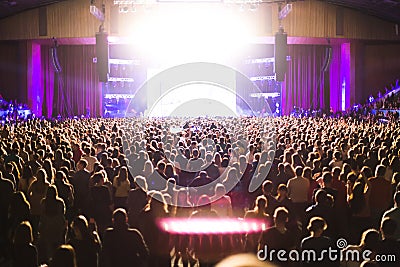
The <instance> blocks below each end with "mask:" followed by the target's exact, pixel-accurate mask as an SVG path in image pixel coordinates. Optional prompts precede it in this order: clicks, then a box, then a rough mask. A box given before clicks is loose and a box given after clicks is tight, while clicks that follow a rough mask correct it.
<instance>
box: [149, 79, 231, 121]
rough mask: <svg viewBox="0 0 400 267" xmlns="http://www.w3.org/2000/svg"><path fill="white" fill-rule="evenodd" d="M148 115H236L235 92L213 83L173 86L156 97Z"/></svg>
mask: <svg viewBox="0 0 400 267" xmlns="http://www.w3.org/2000/svg"><path fill="white" fill-rule="evenodd" d="M148 116H149V117H169V116H171V117H200V116H208V117H215V116H224V117H236V116H237V114H236V94H235V93H234V92H233V91H232V90H230V89H227V88H222V87H221V86H217V85H213V84H201V83H193V84H186V85H182V86H179V87H177V88H173V89H171V90H169V91H168V92H166V93H165V94H164V95H162V96H161V97H159V98H158V100H157V101H156V102H155V103H154V105H153V106H152V107H151V108H150V110H149V113H148Z"/></svg>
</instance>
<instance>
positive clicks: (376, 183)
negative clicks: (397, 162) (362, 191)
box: [368, 165, 392, 226]
mask: <svg viewBox="0 0 400 267" xmlns="http://www.w3.org/2000/svg"><path fill="white" fill-rule="evenodd" d="M385 171H386V168H385V166H383V165H378V166H377V167H376V173H375V177H372V178H369V179H368V182H369V185H368V188H369V190H371V193H370V194H371V195H370V198H369V207H370V209H371V218H372V223H373V225H374V226H377V225H379V221H380V219H381V218H382V215H383V213H384V212H385V211H386V210H387V209H389V208H390V205H391V202H392V185H391V183H390V182H389V181H387V180H385Z"/></svg>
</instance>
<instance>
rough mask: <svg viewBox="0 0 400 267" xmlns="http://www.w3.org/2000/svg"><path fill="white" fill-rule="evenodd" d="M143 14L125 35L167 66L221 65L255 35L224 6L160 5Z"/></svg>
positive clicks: (243, 20) (233, 12)
mask: <svg viewBox="0 0 400 267" xmlns="http://www.w3.org/2000/svg"><path fill="white" fill-rule="evenodd" d="M143 13H144V14H141V16H140V18H138V19H137V20H133V21H135V22H134V24H135V25H134V26H133V27H132V26H130V27H131V29H132V30H129V29H125V32H129V35H130V39H131V40H133V41H134V42H135V43H137V44H138V45H139V47H141V49H142V50H144V51H145V52H146V53H147V54H149V55H150V56H152V57H153V58H156V59H159V60H160V61H163V62H165V63H167V64H168V63H174V64H177V63H178V64H179V63H186V62H193V61H210V62H222V61H224V60H226V59H229V58H231V57H232V55H233V54H235V53H238V52H239V51H240V48H241V47H243V45H244V44H247V43H249V42H250V39H251V37H252V36H254V32H255V31H254V29H251V27H249V26H248V23H247V22H246V19H245V18H244V16H243V14H241V13H240V12H239V11H238V10H236V9H234V8H229V7H228V6H226V5H223V4H217V3H209V4H204V3H203V4H183V3H180V4H168V5H166V4H164V5H162V4H160V5H157V6H155V7H154V8H152V9H151V10H149V11H147V12H143ZM126 27H128V26H126Z"/></svg>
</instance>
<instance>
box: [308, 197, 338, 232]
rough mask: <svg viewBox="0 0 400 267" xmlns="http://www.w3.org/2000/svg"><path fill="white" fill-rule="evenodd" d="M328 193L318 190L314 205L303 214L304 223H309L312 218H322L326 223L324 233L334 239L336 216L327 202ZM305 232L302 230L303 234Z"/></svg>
mask: <svg viewBox="0 0 400 267" xmlns="http://www.w3.org/2000/svg"><path fill="white" fill-rule="evenodd" d="M328 196H329V195H328V193H327V192H326V191H325V190H324V189H318V191H317V192H316V193H315V204H314V205H312V206H310V207H308V208H307V210H306V212H305V222H306V223H307V222H309V221H310V220H311V219H312V218H314V217H322V218H323V219H324V221H326V222H327V226H326V228H325V229H324V232H325V233H326V235H327V236H329V237H331V238H333V237H336V235H337V233H336V229H337V228H336V217H335V216H336V214H335V213H334V209H333V207H332V206H331V203H330V202H329V197H328ZM304 230H306V229H305V228H303V232H304Z"/></svg>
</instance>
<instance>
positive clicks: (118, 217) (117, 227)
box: [101, 209, 149, 267]
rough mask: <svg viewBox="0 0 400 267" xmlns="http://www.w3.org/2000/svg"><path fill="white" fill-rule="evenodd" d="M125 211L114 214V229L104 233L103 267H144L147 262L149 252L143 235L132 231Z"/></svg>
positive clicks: (134, 230)
mask: <svg viewBox="0 0 400 267" xmlns="http://www.w3.org/2000/svg"><path fill="white" fill-rule="evenodd" d="M127 220H128V218H127V215H126V212H125V210H123V209H117V210H115V211H114V213H113V228H108V229H107V230H106V231H105V233H104V238H103V250H102V253H101V266H102V267H115V266H118V267H125V266H126V267H131V266H142V265H144V264H145V263H146V262H147V259H148V255H149V251H148V249H147V246H146V243H145V242H144V240H143V236H142V234H141V233H140V232H139V231H138V230H136V229H130V228H129V227H128V224H127Z"/></svg>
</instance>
